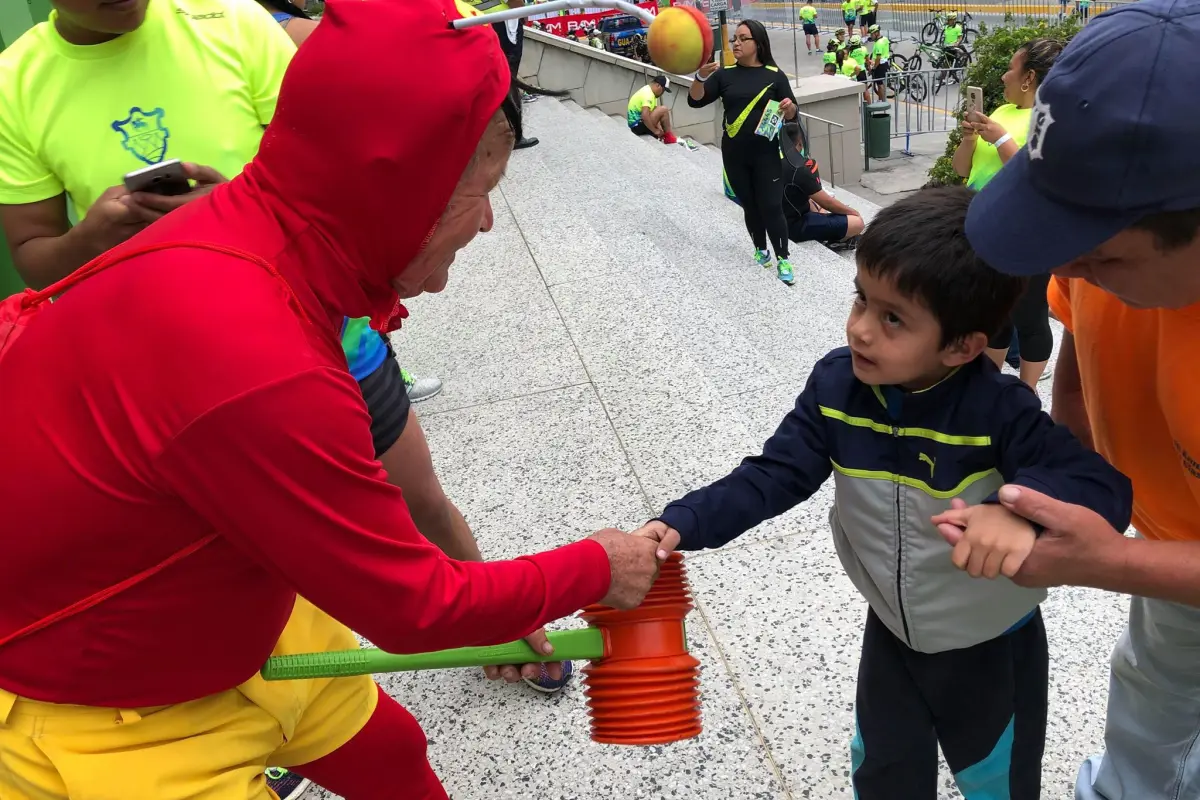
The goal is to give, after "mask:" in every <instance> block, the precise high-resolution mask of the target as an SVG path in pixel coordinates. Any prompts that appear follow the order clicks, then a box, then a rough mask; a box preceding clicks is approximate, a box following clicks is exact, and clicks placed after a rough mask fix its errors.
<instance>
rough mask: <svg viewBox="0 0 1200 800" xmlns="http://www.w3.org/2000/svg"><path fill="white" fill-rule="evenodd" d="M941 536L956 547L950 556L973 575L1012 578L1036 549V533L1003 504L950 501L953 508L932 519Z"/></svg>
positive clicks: (957, 564) (1027, 522)
mask: <svg viewBox="0 0 1200 800" xmlns="http://www.w3.org/2000/svg"><path fill="white" fill-rule="evenodd" d="M932 521H933V524H934V525H937V528H938V532H939V533H941V534H942V537H943V538H944V539H945V540H946V541H947V542H949V543H950V544H951V545H953V546H954V552H953V553H952V554H951V556H950V559H951V561H953V562H954V566H956V567H958V568H959V569H962V570H966V572H967V574H968V575H970V576H971V577H972V578H979V577H984V578H995V577H997V576H998V575H1003V576H1004V577H1006V578H1011V577H1012V576H1014V575H1016V574H1017V571H1018V570H1019V569H1021V564H1023V563H1024V561H1025V559H1026V557H1028V556H1029V553H1030V552H1031V551H1032V550H1033V545H1034V542H1036V541H1037V534H1036V533H1035V532H1034V530H1033V526H1032V525H1031V524H1030V523H1029V521H1028V520H1025V519H1023V518H1021V517H1019V516H1017V515H1016V514H1014V513H1012V512H1011V511H1009V510H1008V509H1006V508H1004V506H1001V505H995V504H991V503H988V504H984V505H978V506H967V504H966V503H965V502H963V501H962V500H960V499H958V498H955V499H954V500H951V501H950V510H949V511H946V512H943V513H941V514H938V515H937V516H935V517H934V518H933V520H932Z"/></svg>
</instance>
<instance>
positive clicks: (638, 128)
mask: <svg viewBox="0 0 1200 800" xmlns="http://www.w3.org/2000/svg"><path fill="white" fill-rule="evenodd" d="M629 130H631V131H633V134H634V136H653V135H654V131H652V130H650V129H649V128H647V127H646V123H644V122H642V121H641V120H640V119H639V120H638V121H637V125H630V126H629Z"/></svg>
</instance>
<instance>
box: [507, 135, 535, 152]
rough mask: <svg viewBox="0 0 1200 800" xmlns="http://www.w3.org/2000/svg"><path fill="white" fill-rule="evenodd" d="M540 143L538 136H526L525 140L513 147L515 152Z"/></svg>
mask: <svg viewBox="0 0 1200 800" xmlns="http://www.w3.org/2000/svg"><path fill="white" fill-rule="evenodd" d="M538 141H539V140H538V138H537V137H536V136H526V137H525V138H524V139H522V140H521V141H519V142H517V143H516V144H514V145H513V150H524V149H525V148H526V147H533V146H534V145H535V144H537V143H538Z"/></svg>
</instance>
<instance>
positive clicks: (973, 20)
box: [729, 0, 1134, 44]
mask: <svg viewBox="0 0 1200 800" xmlns="http://www.w3.org/2000/svg"><path fill="white" fill-rule="evenodd" d="M1133 1H1134V0H1090V1H1089V0H970V1H969V2H956V1H955V0H950V1H949V2H888V0H882V1H881V2H880V3H879V4H878V8H877V12H876V20H877V21H878V23H879V27H880V28H881V29H882V30H883V32H884V34H885V35H886V36H888V37H889V38H892V39H895V38H897V37H899V38H906V37H909V36H917V37H922V36H923V34H924V37H928V38H927V39H926V40H927V41H929V43H930V44H932V43H933V36H932V35H931V34H933V33H934V32H935V30H936V26H937V24H938V23H937V20H938V17H939V16H940V15H943V14H944V13H945V12H947V11H956V12H958V15H959V17H960V18H961V19H963V20H964V27H966V28H974V29H976V30H978V29H979V25H980V23H984V24H986V25H987V27H989V28H994V27H996V26H999V25H1004V24H1005V21H1006V19H1008V18H1009V17H1011V18H1012V19H1013V20H1015V21H1016V22H1024V21H1025V20H1026V19H1027V18H1033V19H1045V20H1059V19H1062V18H1063V17H1067V16H1077V17H1079V18H1080V19H1081V20H1083V21H1084V22H1086V21H1087V20H1089V19H1091V18H1092V17H1094V16H1096V15H1097V14H1099V13H1101V12H1104V11H1108V10H1109V9H1110V8H1114V7H1116V6H1120V5H1126V4H1128V3H1130V2H1133ZM804 5H811V6H812V7H813V8H815V9H816V10H817V25H818V26H819V27H821V28H822V30H825V31H829V30H836V29H837V28H841V27H845V22H844V21H843V17H842V4H841V2H840V0H755V1H754V2H741V3H739V2H736V0H735V2H732V3H730V5H729V17H730V19H731V20H740V19H757V20H758V21H759V22H762V23H763V24H764V25H768V26H770V27H798V26H799V19H800V17H799V11H800V8H801V7H802V6H804ZM856 27H857V26H856Z"/></svg>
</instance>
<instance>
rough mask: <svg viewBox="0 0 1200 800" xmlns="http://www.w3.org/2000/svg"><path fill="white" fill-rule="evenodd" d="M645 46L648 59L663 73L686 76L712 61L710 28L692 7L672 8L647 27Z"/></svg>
mask: <svg viewBox="0 0 1200 800" xmlns="http://www.w3.org/2000/svg"><path fill="white" fill-rule="evenodd" d="M646 43H647V44H648V45H649V46H650V58H651V59H652V60H653V61H654V63H655V64H657V65H658V67H659V68H660V69H662V70H663V72H670V73H673V74H675V75H687V74H688V73H691V72H695V71H696V70H698V69H700V66H701V65H702V64H704V63H705V62H707V61H708V60H709V59H710V58H712V51H713V34H712V27H711V26H710V25H709V23H708V18H707V17H706V16H704V15H703V14H701V13H700V12H699V11H697V10H696V9H694V8H692V7H691V6H671V7H670V8H664V9H663V10H662V11H659V12H658V16H657V17H655V18H654V22H652V23H650V31H649V32H648V33H647V35H646Z"/></svg>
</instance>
